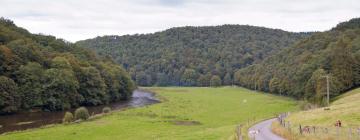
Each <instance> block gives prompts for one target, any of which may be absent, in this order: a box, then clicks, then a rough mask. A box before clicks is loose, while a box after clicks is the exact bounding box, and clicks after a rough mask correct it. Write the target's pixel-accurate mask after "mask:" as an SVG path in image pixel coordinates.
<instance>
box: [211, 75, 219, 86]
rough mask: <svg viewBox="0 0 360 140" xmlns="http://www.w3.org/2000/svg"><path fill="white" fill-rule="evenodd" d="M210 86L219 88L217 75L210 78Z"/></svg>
mask: <svg viewBox="0 0 360 140" xmlns="http://www.w3.org/2000/svg"><path fill="white" fill-rule="evenodd" d="M210 86H212V87H218V86H221V79H220V77H219V76H217V75H214V76H212V77H211V80H210Z"/></svg>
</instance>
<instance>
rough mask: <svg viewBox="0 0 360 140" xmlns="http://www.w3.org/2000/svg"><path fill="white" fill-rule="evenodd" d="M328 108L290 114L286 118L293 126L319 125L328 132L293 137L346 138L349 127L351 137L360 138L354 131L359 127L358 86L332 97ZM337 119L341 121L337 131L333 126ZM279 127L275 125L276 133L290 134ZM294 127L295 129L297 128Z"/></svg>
mask: <svg viewBox="0 0 360 140" xmlns="http://www.w3.org/2000/svg"><path fill="white" fill-rule="evenodd" d="M329 108H330V110H325V108H317V109H313V110H308V111H300V112H297V113H294V114H291V115H290V116H289V117H288V118H287V119H286V120H287V121H290V122H291V123H292V124H293V125H294V126H295V127H298V124H301V125H302V126H319V127H322V128H327V129H329V134H326V133H325V134H321V133H319V134H318V135H317V136H315V135H306V136H292V137H295V139H319V138H320V139H348V138H349V128H353V129H354V130H353V135H354V136H352V137H358V138H359V139H360V135H359V134H360V133H357V132H356V128H360V88H357V89H354V90H352V91H349V92H347V93H345V94H342V95H341V96H339V97H336V98H334V100H333V101H332V103H331V105H330V107H329ZM337 120H341V122H342V129H339V132H336V131H338V130H336V128H335V127H334V124H335V122H336V121H337ZM274 125H277V124H274ZM279 127H281V126H279V125H277V126H275V129H278V130H277V131H278V133H282V134H283V135H288V136H287V137H289V136H290V135H289V134H288V132H287V131H284V130H280V129H279ZM294 129H295V130H297V129H298V128H294ZM281 131H283V132H281ZM331 132H332V133H331ZM294 134H296V133H294ZM338 135H340V136H338Z"/></svg>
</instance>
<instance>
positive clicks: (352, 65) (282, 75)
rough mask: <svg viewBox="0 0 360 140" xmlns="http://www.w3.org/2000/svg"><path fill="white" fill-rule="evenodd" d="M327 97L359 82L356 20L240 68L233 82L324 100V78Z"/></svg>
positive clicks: (359, 36)
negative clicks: (327, 77) (258, 62)
mask: <svg viewBox="0 0 360 140" xmlns="http://www.w3.org/2000/svg"><path fill="white" fill-rule="evenodd" d="M326 75H328V76H329V77H330V78H329V79H330V93H331V96H336V95H338V94H339V93H341V92H343V91H346V90H349V89H351V88H354V87H358V86H359V85H360V19H359V18H357V19H352V20H350V21H348V22H343V23H340V24H339V25H338V26H336V27H335V28H333V29H331V30H330V31H326V32H322V33H315V34H314V35H312V36H311V37H309V38H306V39H303V40H301V41H299V42H298V43H296V44H294V45H293V46H292V47H290V48H287V49H285V50H283V51H281V52H280V53H279V54H277V55H274V56H271V57H269V58H268V59H266V60H265V61H264V62H262V63H260V64H256V65H252V66H249V67H247V68H244V69H240V70H238V71H237V72H236V74H235V77H236V81H237V84H239V85H241V86H245V87H248V88H252V89H257V90H262V91H270V92H272V93H278V94H286V95H290V96H294V97H298V98H305V99H306V100H310V101H313V102H318V103H324V99H326V98H324V97H325V96H326V78H325V76H326Z"/></svg>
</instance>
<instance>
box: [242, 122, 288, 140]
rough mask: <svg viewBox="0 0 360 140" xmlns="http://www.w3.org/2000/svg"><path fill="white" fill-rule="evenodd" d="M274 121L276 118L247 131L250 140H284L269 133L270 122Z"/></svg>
mask: <svg viewBox="0 0 360 140" xmlns="http://www.w3.org/2000/svg"><path fill="white" fill-rule="evenodd" d="M274 121H276V118H273V119H269V120H265V121H262V122H260V123H257V124H255V125H254V126H252V127H251V128H250V129H249V133H248V134H249V137H250V139H251V140H285V139H284V138H282V137H280V136H278V135H276V134H274V133H273V132H272V131H271V124H272V122H274Z"/></svg>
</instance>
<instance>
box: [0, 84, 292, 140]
mask: <svg viewBox="0 0 360 140" xmlns="http://www.w3.org/2000/svg"><path fill="white" fill-rule="evenodd" d="M146 90H150V91H153V92H155V93H157V97H158V98H159V99H161V100H162V103H159V104H155V105H151V106H147V107H142V108H136V109H128V110H125V111H117V112H113V113H111V114H110V115H107V116H104V117H102V118H99V119H95V120H92V121H87V122H82V123H79V124H70V125H62V124H59V125H55V126H51V127H45V128H39V129H32V130H27V131H21V132H13V133H7V134H3V135H0V139H1V140H10V139H11V140H23V139H31V140H43V139H49V140H50V139H51V140H64V139H66V140H73V139H74V140H75V139H76V140H114V139H121V140H125V139H126V140H140V139H157V140H160V139H161V140H168V139H172V140H176V139H181V140H183V139H207V140H211V139H214V140H218V139H226V140H227V139H233V137H234V135H235V134H234V133H235V128H236V126H237V125H239V124H243V123H245V122H247V120H248V119H253V118H256V120H262V119H265V118H271V117H274V115H275V114H277V113H281V112H287V111H294V110H297V109H298V106H297V102H296V101H294V100H292V99H289V98H285V97H279V96H274V95H270V94H264V93H260V92H255V91H251V90H247V89H244V88H239V87H220V88H198V87H166V88H163V87H152V88H146Z"/></svg>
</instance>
